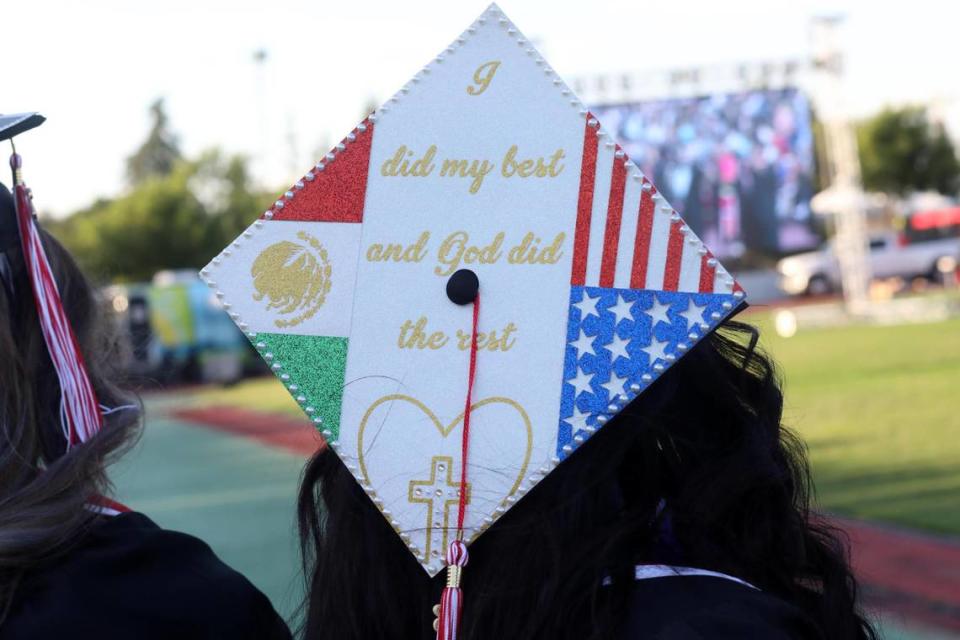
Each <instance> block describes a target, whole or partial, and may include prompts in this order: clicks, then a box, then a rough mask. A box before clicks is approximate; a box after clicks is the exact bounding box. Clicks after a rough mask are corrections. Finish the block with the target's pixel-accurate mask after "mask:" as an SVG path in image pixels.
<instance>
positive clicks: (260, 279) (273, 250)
mask: <svg viewBox="0 0 960 640" xmlns="http://www.w3.org/2000/svg"><path fill="white" fill-rule="evenodd" d="M297 238H299V239H300V240H302V241H303V242H304V244H301V243H298V242H291V241H289V240H282V241H280V242H276V243H274V244H272V245H270V246H269V247H267V248H266V249H264V250H263V251H261V252H260V255H258V256H257V258H256V260H254V261H253V265H252V266H251V267H250V275H251V276H253V288H254V289H255V290H256V293H254V294H253V299H254V300H256V301H258V302H259V301H260V300H263V299H264V298H266V299H267V300H268V303H267V311H275V312H276V313H277V314H279V315H282V316H285V317H283V318H277V319H276V320H274V324H275V325H276V326H277V327H280V328H283V327H295V326H297V325H298V324H300V323H301V322H303V321H305V320H308V319H309V318H311V317H312V316H313V315H314V314H315V313H316V312H317V311H318V310H319V309H320V307H322V306H323V302H324V300H326V297H327V293H329V292H330V284H331V280H330V276H331V273H332V271H333V270H332V268H331V266H330V260H329V258H328V257H327V250H326V249H324V248H323V245H322V244H320V242H319V241H318V240H317V239H316V238H314V237H313V236H311V235H310V234H308V233H306V232H304V231H299V232H297ZM291 316H292V317H291Z"/></svg>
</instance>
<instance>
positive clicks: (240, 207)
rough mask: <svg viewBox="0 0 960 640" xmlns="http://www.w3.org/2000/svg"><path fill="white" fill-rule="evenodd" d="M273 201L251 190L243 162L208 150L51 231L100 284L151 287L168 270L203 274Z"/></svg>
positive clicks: (57, 222)
mask: <svg viewBox="0 0 960 640" xmlns="http://www.w3.org/2000/svg"><path fill="white" fill-rule="evenodd" d="M271 201H272V199H271V197H270V194H267V193H261V192H257V191H253V190H251V188H250V185H249V176H248V171H247V161H246V158H244V157H242V156H224V155H223V154H221V153H220V152H218V151H208V152H206V153H204V154H203V155H201V156H200V158H198V159H197V160H195V161H192V162H190V161H186V160H181V161H179V162H178V163H177V164H176V165H174V168H173V170H172V171H171V172H170V174H169V175H166V176H159V177H153V178H150V179H148V180H145V181H143V182H142V183H140V184H138V185H137V186H135V187H134V188H133V189H131V190H130V191H129V192H128V193H127V194H125V195H123V196H120V197H118V198H115V199H112V200H98V201H97V202H96V203H94V204H93V205H91V206H90V207H88V208H87V209H83V210H81V211H78V212H76V213H75V214H73V215H71V216H70V217H68V218H66V219H65V220H60V221H55V222H53V223H52V224H47V225H46V227H47V229H48V230H50V231H51V232H52V233H53V234H54V235H56V236H57V237H58V238H59V239H60V240H61V242H63V243H64V244H65V245H66V246H67V248H69V249H70V251H71V252H72V253H73V254H74V256H76V258H77V260H78V261H79V262H80V264H81V265H82V266H83V267H84V269H85V270H87V271H88V273H90V274H91V275H92V276H93V277H94V278H95V279H96V280H98V281H101V282H107V281H125V282H137V281H148V280H150V279H151V278H152V277H153V275H154V274H155V273H156V272H157V271H160V270H163V269H199V268H200V267H202V266H203V265H204V264H206V263H207V262H208V261H209V260H210V259H211V258H212V257H213V256H215V255H216V254H217V253H218V252H219V251H220V250H221V249H223V247H225V246H226V245H227V244H229V243H230V242H231V241H232V240H233V239H234V238H236V237H237V236H238V235H239V234H240V233H241V232H242V231H243V229H245V228H246V227H247V225H249V224H250V223H251V222H252V221H253V220H254V219H256V217H257V216H258V215H260V214H261V213H263V211H264V210H265V209H266V208H267V207H268V206H269V203H270V202H271Z"/></svg>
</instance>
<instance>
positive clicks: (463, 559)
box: [437, 540, 470, 640]
mask: <svg viewBox="0 0 960 640" xmlns="http://www.w3.org/2000/svg"><path fill="white" fill-rule="evenodd" d="M469 559H470V555H469V554H468V553H467V545H465V544H464V543H463V542H462V541H461V540H454V541H453V542H451V543H450V548H449V549H447V586H446V587H444V589H443V595H442V596H440V612H439V614H438V617H437V640H456V639H457V635H458V634H459V631H460V613H461V611H462V610H463V589H461V588H460V576H461V573H462V572H463V568H464V567H465V566H467V561H468V560H469Z"/></svg>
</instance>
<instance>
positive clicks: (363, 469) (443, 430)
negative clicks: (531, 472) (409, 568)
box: [357, 393, 533, 563]
mask: <svg viewBox="0 0 960 640" xmlns="http://www.w3.org/2000/svg"><path fill="white" fill-rule="evenodd" d="M394 400H403V401H404V402H409V403H410V404H412V405H414V406H415V407H417V408H418V409H420V410H421V411H423V413H424V414H426V416H427V417H428V418H430V421H431V422H433V426H434V427H436V429H437V431H438V432H439V433H440V436H441V437H443V438H446V437H447V436H448V435H450V432H451V431H453V429H454V428H455V427H456V426H457V425H458V424H459V423H461V422H463V416H464V413H465V412H462V413H460V415H458V416H457V417H456V418H454V419H453V422H451V423H450V424H448V425H447V426H446V427H444V426H443V424H442V423H441V422H440V419H439V418H437V415H436V414H435V413H434V412H433V411H431V410H430V408H429V407H428V406H427V405H425V404H424V403H423V402H421V401H420V400H417V399H416V398H414V397H412V396H408V395H405V394H402V393H394V394H390V395H387V396H383V397H382V398H380V399H379V400H376V401H375V402H374V403H373V404H371V405H370V407H369V408H368V409H367V411H366V412H365V413H364V414H363V419H361V421H360V428H359V430H358V431H357V461H358V462H359V464H360V473H361V475H362V476H363V484H364V486H365V487H369V489H368V490H367V493H368V494H369V495H370V497H371V498H373V503H374V505H376V507H377V509H379V510H380V512H381V513H383V502H382V501H381V500H380V499H379V498H378V497H377V495H376V492H375V491H374V490H373V487H372V485H371V483H370V476H369V475H368V474H367V464H366V461H365V459H364V455H363V434H364V431H365V430H366V428H367V422H368V421H369V419H370V416H371V415H372V414H373V412H374V411H375V410H376V409H377V407H379V406H380V405H381V404H384V403H386V402H393V401H394ZM497 402H502V403H503V404H506V405H508V406H510V407H513V408H514V409H516V410H517V413H519V414H520V417H521V418H522V419H523V424H524V427H525V428H526V431H527V450H526V452H525V453H524V456H523V464H522V465H521V466H520V473H518V474H517V480H516V482H514V483H513V486H512V487H510V491H508V492H507V495H506V496H504V498H503V500H501V501H500V505H501V506H502V507H504V508H505V507H506V506H507V505H508V501H509V498H510V497H511V496H513V495H514V494H515V493H516V492H517V489H519V488H520V483H521V482H523V478H524V476H525V475H526V474H527V466H528V465H529V464H530V455H531V453H532V450H533V426H532V425H531V424H530V416H529V415H527V412H526V411H525V410H524V408H523V407H521V406H520V403H518V402H517V401H516V400H513V399H511V398H506V397H503V396H493V397H490V398H484V399H483V400H480V401H479V402H475V403H473V404H472V405H470V411H471V413H472V412H474V411H476V410H477V409H479V408H480V407H483V406H485V405H488V404H494V403H497ZM384 516H386V517H387V521H388V522H390V526H391V527H393V529H394V530H395V531H396V532H397V533H398V534H400V537H401V538H403V540H404V541H405V542H407V543H408V545H407V546H408V547H410V548H411V550H416V552H417V555H418V558H420V559H421V560H422V562H424V563H427V562H430V558H428V557H426V556H422V554H421V553H420V549H419V548H417V547H416V545H414V544H413V543H412V542H410V541H409V540H410V536H409V535H407V534H406V533H404V532H403V531H401V530H400V528H399V527H398V526H397V525H395V524H394V523H393V522H392V518H391V517H389V516H388V514H384ZM490 524H492V521H491V522H489V523H485V524H482V525H481V526H480V527H478V528H477V529H476V530H475V531H474V533H473V535H471V536H470V537H469V538H468V539H467V541H466V542H467V544H470V543H471V542H473V541H474V539H476V538H477V536H479V535H480V534H481V533H483V532H484V531H485V530H486V528H487V527H488V526H490ZM432 533H433V532H432V531H429V530H428V531H427V537H428V539H429V537H430V536H431V535H432ZM421 556H422V557H421Z"/></svg>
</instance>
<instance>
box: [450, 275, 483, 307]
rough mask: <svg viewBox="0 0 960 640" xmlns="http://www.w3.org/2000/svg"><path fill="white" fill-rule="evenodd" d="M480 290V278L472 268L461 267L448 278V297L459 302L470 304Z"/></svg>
mask: <svg viewBox="0 0 960 640" xmlns="http://www.w3.org/2000/svg"><path fill="white" fill-rule="evenodd" d="M479 290H480V278H478V277H477V274H475V273H474V272H473V271H471V270H470V269H460V270H459V271H457V272H456V273H454V274H453V275H452V276H450V279H449V280H447V297H448V298H450V300H452V301H453V302H455V303H457V304H470V303H471V302H473V301H474V300H476V298H477V291H479Z"/></svg>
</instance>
